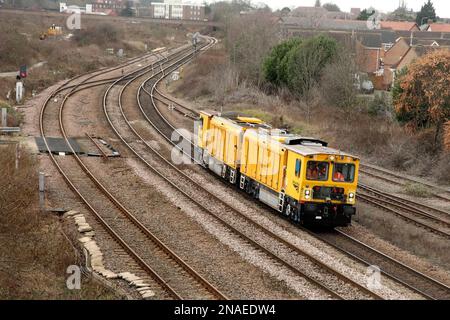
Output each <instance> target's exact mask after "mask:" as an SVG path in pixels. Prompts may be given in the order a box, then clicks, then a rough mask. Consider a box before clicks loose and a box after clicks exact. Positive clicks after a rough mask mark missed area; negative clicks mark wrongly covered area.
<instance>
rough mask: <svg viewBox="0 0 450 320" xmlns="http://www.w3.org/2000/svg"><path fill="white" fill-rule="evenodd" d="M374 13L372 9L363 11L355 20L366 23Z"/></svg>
mask: <svg viewBox="0 0 450 320" xmlns="http://www.w3.org/2000/svg"><path fill="white" fill-rule="evenodd" d="M374 12H375V10H374V9H364V10H363V11H361V13H360V14H359V16H358V18H357V20H362V21H367V20H369V18H370V17H371V16H372V15H373V14H374Z"/></svg>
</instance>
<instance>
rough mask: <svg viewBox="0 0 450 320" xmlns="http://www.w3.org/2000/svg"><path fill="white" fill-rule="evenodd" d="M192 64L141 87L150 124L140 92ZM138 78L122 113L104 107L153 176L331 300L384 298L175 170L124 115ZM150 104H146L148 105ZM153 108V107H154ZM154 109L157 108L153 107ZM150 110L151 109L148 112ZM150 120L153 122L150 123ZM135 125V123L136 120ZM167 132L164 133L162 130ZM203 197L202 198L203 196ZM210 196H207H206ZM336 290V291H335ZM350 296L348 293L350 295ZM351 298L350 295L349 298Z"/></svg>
mask: <svg viewBox="0 0 450 320" xmlns="http://www.w3.org/2000/svg"><path fill="white" fill-rule="evenodd" d="M187 61H189V59H179V61H176V62H174V63H171V64H169V65H168V66H166V67H165V69H164V71H161V75H160V78H156V77H155V75H152V76H151V77H149V78H147V79H146V80H145V81H144V82H143V84H142V85H141V86H140V87H139V89H138V92H137V98H138V105H139V108H140V109H141V112H142V114H143V115H144V117H146V118H147V120H148V121H150V122H152V121H157V119H158V116H157V115H156V114H153V115H149V114H147V112H146V111H144V108H143V104H146V103H143V102H141V99H142V94H141V92H142V91H143V92H145V91H144V90H145V89H144V87H145V86H146V85H147V84H149V83H150V82H151V83H152V84H153V85H154V86H156V84H157V83H158V82H159V81H160V80H162V79H163V78H164V74H168V73H169V72H170V71H171V70H174V69H176V68H178V67H179V66H180V65H181V64H183V63H186V62H187ZM138 78H139V76H136V79H138ZM136 79H134V80H133V79H130V80H129V82H128V83H127V85H124V86H123V87H122V89H121V90H120V93H119V99H118V101H119V103H118V107H119V110H118V111H117V110H114V109H112V108H111V107H112V106H113V104H111V105H108V104H106V103H105V104H104V113H105V115H106V117H107V119H108V121H109V123H110V125H111V127H112V128H113V130H114V131H115V133H116V135H117V136H118V137H119V138H120V139H121V140H122V142H124V144H125V145H126V146H127V147H128V148H129V149H130V150H131V151H132V152H133V153H134V154H135V155H136V156H137V157H138V158H139V159H141V161H142V162H143V163H144V164H145V165H146V166H147V167H148V168H150V170H152V171H153V172H154V173H156V174H157V175H158V176H159V177H160V178H162V179H164V180H166V181H167V182H168V183H169V184H170V185H171V186H172V187H173V188H175V189H176V190H177V191H178V192H180V193H181V194H182V195H183V196H185V197H186V198H188V199H189V200H190V201H192V202H193V203H194V204H195V205H196V206H197V207H198V208H199V209H201V210H202V211H203V212H205V213H207V214H208V215H209V216H211V217H214V218H215V219H216V220H218V221H219V222H220V223H221V224H222V225H224V226H225V227H226V228H227V229H228V230H231V231H232V232H233V233H235V234H236V235H238V236H239V237H240V238H241V239H243V240H245V241H246V242H247V243H249V244H251V245H252V246H253V247H255V248H256V249H257V250H258V251H260V252H263V253H264V254H266V255H267V256H269V257H270V258H271V259H272V260H274V261H276V262H277V263H279V264H281V265H283V266H284V267H285V268H287V269H289V270H290V272H293V273H295V274H296V275H298V276H301V277H303V278H307V279H308V280H309V281H310V282H311V283H313V284H314V285H316V286H318V287H320V288H321V289H322V290H324V291H325V292H327V293H328V294H329V295H330V297H333V298H339V299H340V298H346V297H345V296H343V295H344V293H345V290H343V289H342V288H345V287H347V288H346V290H348V289H349V288H348V287H349V286H350V287H351V289H352V291H353V290H355V289H356V290H358V291H359V292H360V294H361V295H362V296H363V297H365V298H375V299H381V298H382V297H380V296H379V295H377V294H375V293H374V292H371V291H370V290H369V289H367V288H366V287H365V286H362V285H360V284H359V283H357V282H355V281H353V280H351V279H350V278H348V277H347V276H345V275H343V274H341V273H339V272H338V271H336V270H334V269H332V268H330V267H329V266H327V265H325V264H324V263H322V262H321V261H320V260H318V259H316V258H314V257H312V256H310V255H308V254H307V253H306V252H304V251H302V250H300V249H299V248H297V247H296V246H294V245H292V244H291V243H289V242H288V241H285V240H284V239H282V238H280V237H279V236H277V235H276V234H274V233H273V232H271V231H270V230H268V229H266V228H265V227H263V226H262V225H260V224H258V223H257V222H255V221H253V220H251V219H250V218H247V217H246V216H245V215H243V214H241V213H240V212H238V211H237V210H236V209H234V208H233V207H231V206H229V205H228V204H226V203H225V202H223V201H222V200H221V199H219V198H218V197H216V196H214V195H213V194H212V193H210V192H209V191H208V190H206V189H205V188H203V187H202V186H201V185H199V184H198V183H197V182H195V181H194V180H192V179H191V178H190V177H188V176H187V175H186V174H185V173H183V172H182V171H181V170H179V169H178V168H177V167H175V166H174V165H173V164H172V163H171V162H170V160H167V159H166V158H165V157H164V156H163V155H162V154H161V153H159V152H158V151H157V150H156V149H155V148H154V147H152V146H151V145H150V144H149V143H147V142H146V139H144V138H143V137H142V134H140V133H139V132H138V130H139V129H137V128H135V127H134V126H133V124H132V121H130V120H129V119H128V117H127V115H126V114H125V111H124V106H123V105H122V103H121V97H122V95H123V93H124V91H125V90H126V88H127V87H128V86H129V85H130V84H131V83H133V82H134V81H135V80H136ZM148 98H150V99H149V101H148V102H149V104H148V105H149V106H150V107H151V108H147V109H153V110H154V111H157V108H156V107H155V106H154V104H155V101H154V99H153V98H155V94H154V93H153V92H151V93H149V95H148ZM146 105H147V104H146ZM152 106H153V107H152ZM154 107H155V108H154ZM147 111H148V110H147ZM119 112H120V114H121V115H122V117H121V118H117V117H116V116H115V115H117V114H118V113H119ZM150 118H151V120H150ZM133 122H134V121H133ZM163 124H165V125H166V126H167V123H166V122H164V121H161V122H160V123H159V126H158V125H155V126H154V128H155V129H156V130H157V131H158V132H159V133H160V134H161V135H162V136H163V137H164V138H166V139H169V140H170V138H168V137H167V134H168V133H169V131H166V129H167V127H161V125H163ZM124 128H128V129H129V130H124ZM161 129H162V130H164V132H165V133H164V132H163V131H161ZM143 146H145V149H147V152H145V150H143ZM148 150H150V151H151V153H152V155H153V156H154V157H155V156H156V158H157V159H158V160H157V161H155V159H154V157H153V158H152V157H150V156H149V155H148ZM202 194H203V195H202ZM205 195H207V196H205ZM211 199H214V201H215V202H216V204H215V206H214V208H211V207H210V202H211ZM252 229H253V230H257V231H258V233H259V239H255V238H254V237H249V236H248V235H246V234H245V231H244V230H252ZM261 243H264V245H261ZM268 243H276V244H278V248H277V247H273V245H272V247H271V246H270V245H267V244H268ZM280 247H281V248H282V250H284V251H285V253H284V257H281V256H280V254H279V253H277V250H278V251H280ZM286 257H291V260H292V257H297V261H295V260H294V261H289V258H286ZM299 261H305V262H306V263H309V264H310V265H312V266H313V267H315V268H316V269H320V271H318V272H316V274H313V275H308V274H306V273H305V272H304V271H303V270H302V268H301V267H299V265H300V264H299ZM317 279H320V280H321V281H325V282H328V283H330V282H331V281H334V282H335V283H336V282H338V283H339V284H340V285H339V286H343V287H341V288H340V289H338V290H337V291H339V290H340V291H344V292H342V293H336V292H335V291H333V290H332V289H331V288H329V287H327V286H325V285H323V284H322V283H321V282H319V281H318V280H317ZM334 290H336V289H334ZM347 295H348V292H347ZM348 297H349V296H347V298H348Z"/></svg>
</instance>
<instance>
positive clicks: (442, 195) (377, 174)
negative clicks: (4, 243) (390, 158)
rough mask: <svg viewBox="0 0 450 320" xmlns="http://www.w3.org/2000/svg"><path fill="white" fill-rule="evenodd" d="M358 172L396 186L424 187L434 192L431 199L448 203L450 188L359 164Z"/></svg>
mask: <svg viewBox="0 0 450 320" xmlns="http://www.w3.org/2000/svg"><path fill="white" fill-rule="evenodd" d="M360 172H361V173H363V174H365V175H367V176H369V177H372V178H375V179H379V180H382V181H385V182H388V183H391V184H394V185H398V186H406V184H407V183H414V184H420V185H424V186H426V187H428V188H430V189H431V190H434V191H436V192H435V193H433V197H435V198H437V199H440V200H444V201H450V188H443V187H440V186H437V185H434V184H432V183H430V182H426V181H423V180H418V179H414V178H409V177H406V176H404V175H400V174H397V173H394V172H391V171H388V170H383V169H381V168H377V167H375V166H371V165H368V164H361V165H360Z"/></svg>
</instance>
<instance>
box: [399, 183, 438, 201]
mask: <svg viewBox="0 0 450 320" xmlns="http://www.w3.org/2000/svg"><path fill="white" fill-rule="evenodd" d="M405 193H406V194H407V195H410V196H413V197H417V198H428V197H430V196H432V193H431V192H430V191H429V189H428V187H426V186H424V185H423V184H420V183H407V184H406V185H405Z"/></svg>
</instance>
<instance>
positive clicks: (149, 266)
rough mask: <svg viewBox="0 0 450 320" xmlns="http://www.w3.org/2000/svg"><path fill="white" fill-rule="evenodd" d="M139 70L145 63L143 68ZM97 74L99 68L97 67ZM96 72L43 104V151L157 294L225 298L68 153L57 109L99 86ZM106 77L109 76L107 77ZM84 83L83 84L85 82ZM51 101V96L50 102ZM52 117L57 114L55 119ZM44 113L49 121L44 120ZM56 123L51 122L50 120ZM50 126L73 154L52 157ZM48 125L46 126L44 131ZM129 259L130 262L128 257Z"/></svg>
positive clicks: (191, 297) (60, 89) (100, 83)
mask: <svg viewBox="0 0 450 320" xmlns="http://www.w3.org/2000/svg"><path fill="white" fill-rule="evenodd" d="M119 68H121V67H120V66H119V67H116V68H112V69H109V70H107V72H108V73H110V72H113V71H117V70H118V69H119ZM140 69H141V68H139V69H138V70H137V71H132V72H130V73H128V74H127V75H125V76H121V77H119V78H117V80H115V81H114V82H113V83H115V84H116V83H119V82H121V81H125V80H126V79H128V77H129V76H132V75H133V74H135V73H136V72H142V71H140ZM143 69H144V72H146V71H148V69H149V66H147V67H144V68H143ZM102 71H103V72H104V71H105V70H102ZM98 75H99V73H98V72H97V73H94V74H93V75H91V76H88V77H87V78H86V79H83V80H81V81H80V82H79V83H77V84H75V85H71V86H68V84H69V83H70V82H73V81H74V80H76V79H80V78H82V76H80V77H76V78H75V79H72V80H71V81H67V82H65V83H64V84H63V85H61V86H60V87H59V88H58V89H57V90H55V91H54V92H53V93H52V95H50V96H49V97H48V98H47V100H46V101H45V102H44V104H43V106H42V109H41V113H40V131H41V136H42V137H43V139H44V142H45V144H46V147H47V149H48V150H49V155H50V158H51V160H52V162H53V163H54V165H55V166H56V168H57V169H58V171H59V172H60V173H61V175H62V176H63V178H64V179H65V181H66V183H67V184H68V185H69V187H70V188H71V189H72V190H73V191H74V193H75V194H76V195H78V197H79V198H80V199H81V200H82V202H83V203H84V204H85V206H86V207H87V208H88V209H89V210H90V211H91V213H92V214H93V216H94V217H95V219H96V220H97V222H98V223H99V224H100V225H101V226H102V228H103V229H104V230H106V232H107V233H108V234H109V236H110V237H111V238H112V239H113V240H114V242H115V243H116V244H117V245H118V246H119V247H120V248H121V249H122V250H124V251H125V252H126V253H127V255H128V257H129V258H131V259H129V260H133V263H134V264H137V265H138V266H139V267H140V270H141V273H144V275H143V276H142V277H143V279H145V281H147V282H148V283H149V284H150V285H151V287H152V288H156V289H154V290H155V291H156V292H157V293H160V297H171V298H174V299H184V298H190V299H204V298H214V299H226V296H225V295H224V294H223V293H221V292H220V291H219V290H217V289H216V288H215V287H214V286H213V285H212V284H210V283H209V282H208V281H206V280H205V279H204V278H203V277H202V276H201V275H200V274H198V273H197V272H196V271H195V270H194V269H193V268H192V267H190V266H189V265H188V264H187V263H186V262H184V261H183V260H182V259H181V258H179V257H178V256H177V255H176V254H175V252H173V251H172V250H171V249H169V248H168V247H167V246H166V245H165V244H164V243H163V242H162V241H160V240H159V239H158V238H157V237H156V236H155V235H154V234H153V233H152V232H151V231H150V230H148V229H147V228H146V227H145V226H144V225H143V224H142V223H140V221H139V220H138V219H137V218H136V217H135V216H134V215H133V214H132V213H131V212H130V211H129V210H127V209H126V208H125V206H124V205H123V204H122V203H121V202H119V201H118V200H117V199H116V198H115V197H114V196H113V195H112V194H111V192H109V191H108V189H107V187H106V186H105V185H103V184H102V183H101V182H100V181H99V180H98V179H97V178H96V177H95V176H94V174H93V173H92V172H91V171H90V170H89V168H88V167H87V166H86V165H85V164H84V162H83V160H82V159H81V158H80V157H79V156H78V155H77V154H76V153H75V152H74V150H73V148H72V146H71V145H70V143H69V142H68V136H67V133H66V129H65V126H64V121H63V112H64V107H65V106H66V102H67V100H68V99H69V97H70V96H72V95H73V94H75V93H77V92H79V91H81V90H84V89H89V88H92V87H93V86H98V85H103V84H105V80H104V79H100V80H98V81H91V79H93V78H95V77H97V76H98ZM108 81H111V80H108ZM86 84H87V85H86ZM63 92H65V95H64V99H63V101H62V102H61V104H57V103H56V102H55V101H52V98H53V97H55V96H56V95H61V94H62V93H63ZM56 101H57V100H56ZM55 115H57V117H55ZM47 117H49V118H50V119H48V120H47ZM55 121H57V123H55ZM55 127H57V128H59V131H60V132H59V136H62V137H63V138H64V139H65V140H66V142H67V144H68V145H69V147H70V148H71V149H72V151H73V152H74V156H73V157H63V158H62V159H61V158H57V157H55V156H54V155H53V154H52V152H50V151H51V150H50V148H49V145H48V141H47V136H48V132H49V131H52V133H53V134H55V129H54V128H55ZM49 128H52V130H49ZM128 263H130V261H128Z"/></svg>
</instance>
